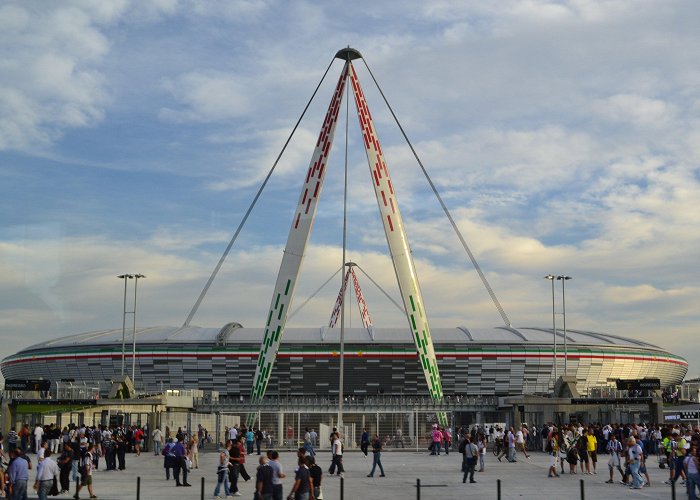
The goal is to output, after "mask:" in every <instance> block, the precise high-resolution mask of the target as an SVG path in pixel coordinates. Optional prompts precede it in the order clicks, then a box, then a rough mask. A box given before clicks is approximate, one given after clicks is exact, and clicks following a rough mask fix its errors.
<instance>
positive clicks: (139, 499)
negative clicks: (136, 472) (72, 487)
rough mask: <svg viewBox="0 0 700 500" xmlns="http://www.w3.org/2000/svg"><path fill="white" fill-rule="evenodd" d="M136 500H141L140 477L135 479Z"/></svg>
mask: <svg viewBox="0 0 700 500" xmlns="http://www.w3.org/2000/svg"><path fill="white" fill-rule="evenodd" d="M76 495H77V493H76ZM136 500H141V476H137V477H136Z"/></svg>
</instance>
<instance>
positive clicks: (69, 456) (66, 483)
mask: <svg viewBox="0 0 700 500" xmlns="http://www.w3.org/2000/svg"><path fill="white" fill-rule="evenodd" d="M72 462H73V447H72V446H71V443H68V442H66V443H64V444H63V453H61V456H60V457H59V459H58V466H59V467H60V469H61V471H60V473H59V481H60V483H61V490H60V493H61V494H63V493H66V492H67V491H69V490H70V472H71V470H72V468H73V465H72Z"/></svg>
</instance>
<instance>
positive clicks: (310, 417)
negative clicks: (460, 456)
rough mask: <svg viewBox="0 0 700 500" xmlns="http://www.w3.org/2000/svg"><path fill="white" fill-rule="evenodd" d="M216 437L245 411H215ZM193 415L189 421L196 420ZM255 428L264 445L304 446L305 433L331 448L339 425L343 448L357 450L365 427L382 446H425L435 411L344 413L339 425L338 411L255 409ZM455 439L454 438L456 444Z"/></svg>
mask: <svg viewBox="0 0 700 500" xmlns="http://www.w3.org/2000/svg"><path fill="white" fill-rule="evenodd" d="M217 416H218V418H217V419H216V420H217V429H216V434H215V436H216V439H217V441H219V442H221V441H223V440H225V437H226V436H225V434H224V428H223V425H222V424H221V422H223V421H224V419H231V418H233V419H238V418H240V421H241V422H245V421H246V419H247V417H248V414H247V413H244V412H238V413H236V412H223V411H222V412H219V413H218V414H217ZM196 418H197V417H196V414H195V415H194V416H192V417H191V420H192V421H193V422H194V421H196ZM253 421H254V424H253V425H254V427H255V428H256V429H257V428H259V429H262V430H263V433H264V434H265V442H264V443H263V444H264V446H266V447H275V448H278V449H283V450H292V449H296V448H299V447H301V446H303V445H304V441H305V437H306V434H307V433H308V434H309V437H310V438H311V439H310V441H311V445H312V446H313V447H314V449H319V450H327V449H330V439H329V437H330V433H331V431H332V429H333V428H334V427H335V428H338V429H339V431H340V433H341V436H342V439H343V446H344V447H345V448H346V449H358V448H359V447H360V442H361V438H362V433H363V432H364V429H367V432H368V433H369V434H370V438H372V437H373V436H374V435H375V434H376V435H378V436H379V437H380V439H381V440H382V443H383V446H384V448H385V449H409V450H416V451H418V450H423V449H427V448H428V445H429V443H430V441H431V430H432V426H433V424H434V423H437V414H436V413H435V412H429V411H412V412H389V411H375V412H372V413H368V412H364V413H344V414H343V422H342V425H339V424H338V413H337V412H333V413H317V412H303V411H297V412H284V411H283V412H264V411H258V412H256V414H255V418H254V420H253ZM448 421H449V422H450V426H449V427H450V429H451V432H452V434H453V435H455V434H456V432H455V423H454V418H453V414H449V413H448ZM456 441H457V439H456V438H455V439H454V442H455V445H456V444H457V443H456Z"/></svg>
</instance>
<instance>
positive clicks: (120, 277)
mask: <svg viewBox="0 0 700 500" xmlns="http://www.w3.org/2000/svg"><path fill="white" fill-rule="evenodd" d="M133 277H134V276H133V275H131V274H120V275H119V276H117V278H119V279H121V280H124V311H123V313H122V371H121V374H122V376H123V375H124V358H125V347H126V280H127V279H132V278H133Z"/></svg>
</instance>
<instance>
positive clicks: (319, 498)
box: [273, 457, 323, 500]
mask: <svg viewBox="0 0 700 500" xmlns="http://www.w3.org/2000/svg"><path fill="white" fill-rule="evenodd" d="M306 465H307V467H308V468H309V477H311V484H312V485H313V489H312V490H311V491H312V492H313V494H314V495H313V498H315V499H316V500H323V491H322V490H321V480H322V479H323V469H321V467H319V465H318V464H317V463H316V458H315V457H306ZM273 500H276V499H275V498H273ZM280 500H282V497H280Z"/></svg>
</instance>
